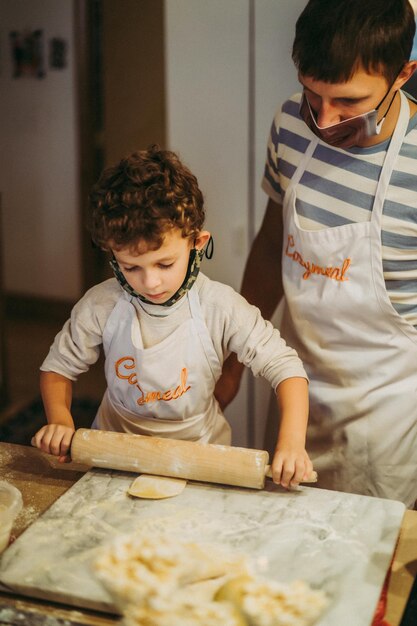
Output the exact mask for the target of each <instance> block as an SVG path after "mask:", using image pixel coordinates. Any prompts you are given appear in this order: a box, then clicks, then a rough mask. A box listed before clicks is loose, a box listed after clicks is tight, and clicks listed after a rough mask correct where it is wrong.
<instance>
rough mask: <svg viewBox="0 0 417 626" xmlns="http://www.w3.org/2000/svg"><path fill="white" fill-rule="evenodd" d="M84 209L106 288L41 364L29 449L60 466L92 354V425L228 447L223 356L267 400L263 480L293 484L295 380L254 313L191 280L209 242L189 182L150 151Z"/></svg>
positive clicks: (237, 299) (302, 459)
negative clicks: (270, 401)
mask: <svg viewBox="0 0 417 626" xmlns="http://www.w3.org/2000/svg"><path fill="white" fill-rule="evenodd" d="M90 200H91V206H92V223H91V234H92V238H93V240H94V241H95V243H96V244H97V245H98V246H100V247H101V248H102V249H104V250H107V251H109V252H111V254H112V257H113V258H112V261H111V265H112V267H113V270H114V273H115V278H112V279H110V280H107V281H105V282H104V283H101V284H99V285H96V286H95V287H93V288H92V289H90V290H89V291H88V292H87V293H86V294H85V296H84V297H83V298H82V299H81V300H80V301H79V302H78V303H77V304H76V306H75V307H74V309H73V311H72V314H71V319H70V320H68V322H67V323H66V324H65V326H64V328H63V330H62V331H61V332H60V333H59V334H58V335H57V337H56V338H55V341H54V344H53V345H52V347H51V350H50V352H49V355H48V356H47V358H46V360H45V361H44V363H43V364H42V366H41V370H42V372H41V392H42V398H43V402H44V406H45V412H46V416H47V420H48V425H47V426H44V427H42V428H41V429H40V430H39V431H38V433H37V434H36V435H35V437H34V440H33V443H34V445H36V446H37V447H39V448H41V449H42V450H43V451H45V452H49V453H52V454H55V455H58V456H59V457H60V459H61V460H65V458H66V457H67V454H68V450H69V446H70V443H71V438H72V435H73V432H74V421H73V418H72V416H71V411H70V407H71V389H72V383H73V381H75V380H76V379H77V376H78V375H79V374H81V373H82V372H84V371H86V370H87V369H88V367H89V366H90V365H91V364H92V363H94V362H95V361H96V360H97V358H98V356H99V350H100V346H101V345H103V348H104V353H105V357H106V360H105V373H106V380H107V390H106V392H105V395H104V397H103V400H102V403H101V405H100V408H99V410H98V414H97V416H96V418H95V420H94V424H93V427H95V428H99V429H104V430H115V431H124V432H131V433H138V434H145V435H154V436H160V437H161V436H162V437H172V438H175V439H188V440H193V441H203V442H210V443H219V444H228V445H229V444H230V440H231V437H230V427H229V425H228V423H227V422H226V420H225V418H224V416H223V413H222V411H221V409H220V407H219V405H218V403H217V401H216V400H215V398H214V395H213V391H214V386H215V383H216V381H217V379H218V378H219V376H220V373H221V369H222V364H223V361H224V358H225V356H227V355H228V354H229V353H230V352H231V351H233V352H235V353H236V354H237V357H238V358H239V360H241V361H242V363H244V364H245V365H246V366H248V367H250V368H251V369H252V371H253V373H254V374H255V375H263V376H265V378H266V379H267V380H268V381H269V382H270V383H271V385H272V386H273V388H274V389H275V390H276V393H277V400H278V403H279V406H280V410H281V414H282V425H281V429H280V434H279V438H278V442H277V447H276V452H275V455H274V458H273V464H272V469H273V477H274V480H275V482H277V483H280V484H281V485H282V486H284V487H288V486H293V485H297V484H298V483H299V482H300V481H301V480H302V479H303V478H305V477H307V476H308V475H309V474H310V473H311V470H312V464H311V462H310V459H309V457H308V454H307V452H306V450H305V433H306V427H307V418H308V384H307V380H306V375H305V372H304V369H303V366H302V364H301V361H300V360H299V359H298V357H297V355H296V353H295V351H294V350H292V349H291V348H289V347H288V346H287V345H286V344H285V342H284V341H283V340H282V339H281V337H280V335H279V333H278V331H277V330H275V329H273V327H272V325H271V324H270V323H269V322H266V321H264V320H263V319H262V318H261V316H260V314H259V311H258V310H257V309H256V308H255V307H253V306H251V305H249V304H248V303H247V302H246V301H245V300H244V299H243V298H242V297H241V296H240V295H239V294H237V293H236V292H234V291H233V290H232V289H231V288H230V287H228V286H226V285H222V284H220V283H217V282H214V281H212V280H209V279H208V278H207V277H206V276H203V274H200V273H199V267H200V262H201V258H202V256H203V253H204V249H205V247H206V246H207V245H208V244H209V240H210V233H209V232H208V231H206V230H203V223H204V217H205V215H204V203H203V197H202V194H201V191H200V189H199V188H198V184H197V180H196V178H195V176H193V175H192V174H191V172H190V171H189V170H188V169H187V168H186V167H184V165H183V164H182V163H181V162H180V161H179V159H178V157H177V156H176V155H175V154H174V153H172V152H169V151H163V150H159V149H158V148H157V147H153V148H151V149H149V150H148V151H140V152H137V153H134V154H131V155H130V156H128V157H127V158H126V159H123V160H122V161H121V162H120V163H119V164H118V165H117V166H116V167H113V168H109V169H107V170H105V171H104V173H103V175H102V177H101V178H100V180H99V181H98V183H97V184H96V186H95V187H94V188H93V190H92V193H91V196H90Z"/></svg>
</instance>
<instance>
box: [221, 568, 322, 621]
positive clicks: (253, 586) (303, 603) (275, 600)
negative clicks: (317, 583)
mask: <svg viewBox="0 0 417 626" xmlns="http://www.w3.org/2000/svg"><path fill="white" fill-rule="evenodd" d="M215 599H216V600H217V601H219V602H229V603H232V604H233V606H235V607H236V609H237V610H238V611H239V612H241V613H242V614H243V615H244V617H245V619H246V620H247V622H248V623H249V624H253V626H311V625H312V624H314V623H315V622H316V620H317V619H318V617H319V616H320V615H321V614H322V612H323V610H324V608H325V607H326V606H327V599H326V596H325V594H324V593H323V592H322V591H317V590H314V589H311V588H310V587H309V585H307V583H305V582H304V581H300V580H296V581H293V582H291V583H280V582H277V581H274V580H264V579H262V578H259V577H255V576H250V575H249V576H240V577H237V578H234V579H231V580H229V581H227V582H226V583H225V584H224V585H223V586H222V587H221V588H220V589H219V590H218V591H217V593H216V594H215Z"/></svg>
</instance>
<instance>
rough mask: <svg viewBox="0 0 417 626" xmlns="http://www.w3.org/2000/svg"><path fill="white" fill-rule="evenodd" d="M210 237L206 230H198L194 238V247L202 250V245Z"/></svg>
mask: <svg viewBox="0 0 417 626" xmlns="http://www.w3.org/2000/svg"><path fill="white" fill-rule="evenodd" d="M210 237H211V235H210V233H209V231H208V230H200V232H199V233H198V235H197V237H196V238H195V240H194V248H197V250H202V248H204V246H205V245H206V243H207V242H208V240H209V239H210Z"/></svg>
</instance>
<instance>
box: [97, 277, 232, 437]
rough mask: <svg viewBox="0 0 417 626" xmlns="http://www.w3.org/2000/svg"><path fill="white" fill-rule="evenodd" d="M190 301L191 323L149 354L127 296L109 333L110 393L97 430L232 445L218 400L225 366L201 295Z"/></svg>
mask: <svg viewBox="0 0 417 626" xmlns="http://www.w3.org/2000/svg"><path fill="white" fill-rule="evenodd" d="M185 297H188V302H189V305H190V311H191V317H190V318H189V319H187V320H185V321H184V322H183V323H182V324H181V325H180V326H179V327H178V328H177V329H176V330H175V331H174V332H173V333H171V334H170V335H169V336H168V337H166V338H165V339H164V340H163V341H161V342H160V343H158V344H156V345H154V346H152V347H150V348H144V347H143V341H142V335H141V331H140V324H139V321H138V317H137V314H136V310H135V307H134V305H133V304H132V302H131V300H132V298H131V296H129V295H128V294H125V293H123V294H122V295H121V297H120V299H119V300H118V302H117V304H116V306H115V308H114V309H113V311H112V313H111V314H110V316H109V319H108V320H107V323H106V326H105V329H104V332H103V347H104V353H105V356H106V362H105V373H106V380H107V391H106V393H105V395H104V397H103V401H102V403H101V405H100V408H99V411H98V414H97V417H96V419H95V420H94V424H93V427H94V428H99V429H102V430H115V431H120V432H130V433H135V434H141V435H153V436H158V437H170V438H173V439H187V440H191V441H202V442H210V443H220V444H227V445H229V444H230V442H231V430H230V426H229V424H228V423H227V422H226V420H225V418H224V416H223V414H222V412H221V410H220V408H219V405H218V403H217V401H216V400H215V398H214V395H213V391H214V386H215V383H216V380H217V379H218V377H219V376H220V373H221V368H222V366H221V363H220V361H219V359H218V356H217V353H216V351H215V349H214V346H213V342H212V339H211V337H210V335H209V332H208V329H207V326H206V324H205V323H204V320H203V317H202V313H201V308H200V301H199V297H198V292H197V290H196V289H191V290H190V291H188V293H187V296H185ZM185 305H186V303H184V306H185Z"/></svg>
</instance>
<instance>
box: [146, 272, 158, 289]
mask: <svg viewBox="0 0 417 626" xmlns="http://www.w3.org/2000/svg"><path fill="white" fill-rule="evenodd" d="M160 283H161V279H160V276H159V272H158V271H156V270H148V271H147V272H145V276H144V278H143V284H144V286H145V287H146V289H154V288H155V287H157V286H158V285H159V284H160Z"/></svg>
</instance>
